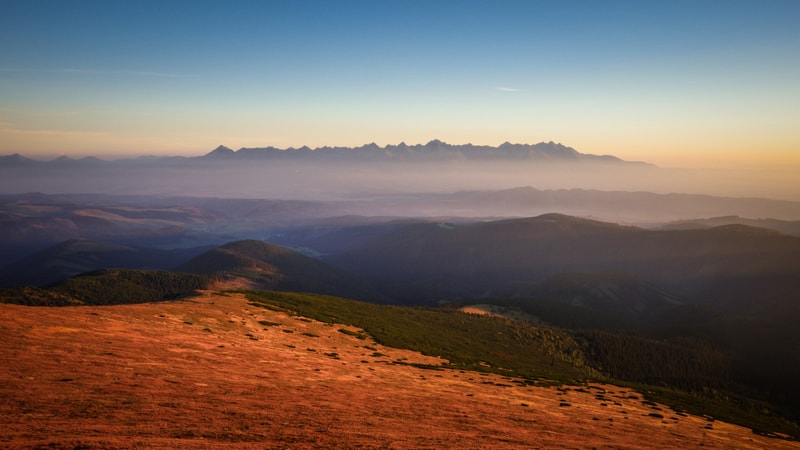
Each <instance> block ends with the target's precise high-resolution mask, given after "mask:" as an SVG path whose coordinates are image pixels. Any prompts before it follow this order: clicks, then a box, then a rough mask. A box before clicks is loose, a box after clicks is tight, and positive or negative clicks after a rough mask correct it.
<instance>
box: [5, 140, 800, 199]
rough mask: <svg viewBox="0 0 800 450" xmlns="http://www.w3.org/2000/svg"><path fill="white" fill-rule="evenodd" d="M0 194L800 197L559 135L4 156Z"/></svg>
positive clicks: (784, 183)
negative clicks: (529, 139) (193, 152)
mask: <svg viewBox="0 0 800 450" xmlns="http://www.w3.org/2000/svg"><path fill="white" fill-rule="evenodd" d="M0 176H2V179H3V180H4V182H3V184H2V185H0V193H5V194H20V193H25V192H44V193H48V194H54V193H111V194H146V195H177V196H186V195H190V196H218V197H233V198H282V199H306V200H322V199H327V200H330V199H337V200H341V199H352V198H365V197H368V198H371V197H374V196H377V195H385V194H407V193H431V192H436V193H448V192H454V191H461V190H501V189H509V188H513V187H518V186H533V187H536V188H538V189H573V188H580V189H601V190H612V191H648V192H655V193H665V194H666V193H689V194H710V195H718V196H719V195H721V196H733V197H764V198H776V199H785V200H796V199H800V182H798V181H797V178H796V177H795V176H794V171H792V170H791V168H778V169H775V168H773V169H769V170H764V169H757V170H756V169H726V170H718V169H691V170H688V169H665V168H659V167H656V166H654V165H651V164H647V163H644V162H630V161H624V160H622V159H619V158H617V157H615V156H613V155H592V154H586V153H581V152H579V151H577V150H575V149H573V148H571V147H568V146H565V145H562V144H556V143H553V142H548V143H544V142H543V143H539V144H534V145H530V144H510V143H504V144H502V145H500V146H497V147H491V146H474V145H470V144H466V145H451V144H447V143H444V142H441V141H438V140H434V141H431V142H428V143H427V144H424V145H421V144H418V145H406V144H403V143H401V144H399V145H387V146H385V147H380V146H378V145H375V144H368V145H364V146H361V147H355V148H347V147H320V148H316V149H310V148H308V147H301V148H289V149H277V148H274V147H264V148H242V149H239V150H237V151H233V150H231V149H229V148H227V147H224V146H220V147H218V148H217V149H215V150H213V151H211V152H209V153H207V154H205V155H203V156H197V157H139V158H135V159H120V160H115V161H105V160H102V159H99V158H97V157H87V158H83V159H70V158H68V157H60V158H56V159H54V160H51V161H38V160H33V159H29V158H25V157H24V156H21V155H19V154H14V155H8V156H2V157H0Z"/></svg>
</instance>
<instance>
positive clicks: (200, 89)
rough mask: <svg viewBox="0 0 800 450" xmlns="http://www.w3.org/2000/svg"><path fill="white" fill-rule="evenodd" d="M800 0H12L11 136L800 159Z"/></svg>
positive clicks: (3, 81) (193, 150)
mask: <svg viewBox="0 0 800 450" xmlns="http://www.w3.org/2000/svg"><path fill="white" fill-rule="evenodd" d="M799 23H800V2H797V1H761V2H758V1H751V2H742V1H690V2H680V1H677V2H648V1H637V2H613V1H609V2H578V1H547V2H537V1H522V2H513V1H507V2H469V1H464V2H422V1H403V2H375V1H370V2H333V1H320V2H303V1H280V2H279V1H274V2H266V1H264V2H222V1H205V2H201V1H191V2H178V1H163V2H147V1H138V2H122V1H119V2H114V1H101V2H94V1H75V2H62V1H52V2H51V1H36V0H29V1H24V2H23V1H6V2H4V3H3V6H2V14H0V154H9V153H16V152H19V153H22V154H25V155H29V156H36V155H43V156H44V155H58V154H68V155H71V156H83V155H87V154H93V155H99V156H104V157H107V158H113V157H117V156H128V155H133V154H201V153H204V152H206V151H209V150H211V149H212V148H214V147H215V146H216V145H218V144H225V145H228V146H230V147H233V148H239V147H242V146H249V147H253V146H270V145H272V146H277V147H290V146H294V147H299V146H302V145H309V146H311V147H315V146H322V145H348V146H357V145H362V144H366V143H369V142H373V141H374V142H377V143H378V144H380V145H385V144H396V143H399V142H401V141H405V142H407V143H424V142H426V141H428V140H430V139H442V140H444V141H447V142H452V143H467V142H472V143H475V144H491V145H497V144H500V143H502V142H504V141H511V142H528V143H536V142H540V141H550V140H552V141H557V142H562V143H564V144H566V145H570V146H573V147H575V148H576V149H578V150H579V151H582V152H585V153H611V154H615V155H618V156H621V157H624V158H627V159H637V160H646V161H652V162H655V163H659V164H662V165H668V166H669V165H672V166H700V165H702V166H709V165H742V164H745V165H746V164H750V165H753V164H756V165H758V164H787V163H791V164H797V163H800V132H798V131H797V130H798V129H800V31H798V30H799V29H800V27H798V24H799Z"/></svg>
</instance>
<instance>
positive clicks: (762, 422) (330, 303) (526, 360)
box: [246, 292, 800, 438]
mask: <svg viewBox="0 0 800 450" xmlns="http://www.w3.org/2000/svg"><path fill="white" fill-rule="evenodd" d="M246 294H247V296H248V298H249V299H250V300H251V301H252V302H253V303H254V304H255V305H258V306H263V307H267V308H278V309H280V310H287V311H292V312H295V313H297V314H299V315H303V316H307V317H311V318H314V319H317V320H320V321H326V322H334V321H335V322H339V323H346V324H350V325H355V326H358V327H360V328H362V329H364V331H366V332H367V333H368V334H369V335H371V336H372V337H373V338H374V339H375V340H376V341H378V342H380V343H382V344H384V345H388V346H392V347H398V348H407V349H411V350H416V351H420V352H422V353H424V354H426V355H431V356H441V357H444V358H446V359H448V360H450V361H451V363H452V364H453V365H454V366H455V367H460V368H465V369H470V370H482V371H493V372H499V373H504V374H506V375H515V376H520V377H525V378H530V379H536V378H546V379H549V380H553V381H557V382H567V383H571V382H576V381H580V380H584V379H590V378H595V379H602V380H603V381H611V382H615V383H617V384H627V385H632V386H635V387H636V388H637V389H639V390H640V391H642V392H644V393H646V395H647V396H648V397H650V398H651V399H652V400H655V401H659V402H662V403H665V404H668V405H671V406H673V407H674V408H675V409H676V410H686V411H689V412H691V413H694V414H698V415H703V414H708V415H711V416H713V417H716V418H718V419H720V420H725V421H728V422H732V423H737V424H740V425H745V426H749V427H751V428H753V429H754V430H759V431H758V432H764V433H769V432H780V433H783V434H786V435H789V436H793V437H795V438H798V437H800V428H799V427H798V424H797V421H796V420H787V419H786V417H792V416H793V414H795V413H793V412H791V411H785V410H784V411H777V410H776V409H775V408H774V407H773V406H771V405H769V404H767V403H764V402H760V401H757V400H753V399H752V398H749V397H747V396H746V395H742V394H736V393H731V392H729V391H726V390H723V389H721V388H717V386H726V385H727V381H728V380H724V379H720V380H711V381H713V383H711V386H713V387H712V388H709V389H705V390H704V389H696V387H697V386H694V389H693V387H692V386H689V387H685V388H684V389H678V388H677V387H683V386H681V385H682V384H684V383H685V382H686V381H687V380H689V379H691V378H692V377H695V376H696V374H694V373H689V372H687V374H686V377H687V378H686V379H679V380H671V379H670V377H674V375H675V373H676V370H671V371H667V372H666V373H665V374H664V375H665V376H664V377H662V378H659V370H658V369H657V367H655V368H654V367H651V365H652V364H653V362H652V361H650V360H649V359H648V358H646V356H647V355H649V354H651V353H653V352H655V353H657V355H656V356H658V357H659V358H660V361H659V362H658V364H659V365H661V366H663V365H665V364H666V365H670V364H675V363H676V362H678V359H682V360H685V361H689V362H690V363H691V364H695V365H697V364H699V366H698V367H700V369H702V370H701V372H702V373H701V374H700V376H701V377H702V376H718V375H719V374H720V373H722V372H720V370H719V367H720V366H721V365H723V364H724V358H722V356H721V355H718V354H717V353H716V352H714V351H712V350H711V349H708V348H705V347H702V346H701V348H699V349H697V348H692V347H691V346H690V347H682V346H679V345H675V344H674V343H669V342H662V341H657V340H654V339H647V338H642V337H639V338H630V339H625V336H624V335H622V334H616V333H607V332H600V333H595V334H594V335H586V334H585V333H584V334H572V333H568V332H565V331H562V330H558V329H554V328H548V327H537V326H535V325H532V324H528V323H524V322H517V321H511V320H507V319H502V318H496V317H489V316H473V315H467V314H463V313H460V312H457V311H456V310H453V309H427V308H409V307H399V306H382V305H375V304H370V303H362V302H356V301H352V300H346V299H341V298H336V297H328V296H321V295H313V294H299V293H288V292H247V293H246ZM619 346H622V347H626V348H621V347H619ZM615 347H616V348H615ZM600 348H602V349H605V350H608V349H612V350H613V351H612V352H611V354H612V356H611V357H609V356H607V355H606V356H605V357H602V358H601V357H599V356H598V355H597V352H598V351H599V349H600ZM620 352H621V353H620ZM614 354H617V355H618V356H620V355H621V356H625V357H626V358H633V359H631V360H624V359H625V358H622V359H620V358H619V357H616V358H615V357H613V355H614ZM708 355H713V356H715V357H716V358H717V360H716V361H699V360H698V359H697V357H704V356H708ZM637 358H638V359H637ZM671 358H673V359H675V360H674V361H673V360H672V359H671ZM676 358H677V359H676ZM599 363H604V364H611V363H616V364H621V366H620V367H622V368H623V369H624V370H623V371H621V372H620V370H619V368H617V369H616V371H617V372H620V375H622V376H621V377H619V378H617V377H613V376H612V377H610V378H609V377H604V376H601V375H599V373H601V371H600V370H599V369H600V366H598V365H597V364H599ZM630 364H633V365H635V366H641V367H649V368H650V369H649V370H646V371H645V376H644V377H643V378H641V380H646V382H647V383H648V384H645V381H637V379H639V377H638V374H634V375H631V373H633V372H636V370H635V368H631V367H626V365H630ZM590 366H593V367H598V369H593V368H592V367H590ZM604 369H606V370H604V371H603V372H605V373H609V372H612V373H611V375H614V373H613V372H614V370H609V368H608V367H605V368H604ZM678 370H680V367H679V368H678ZM593 374H594V375H593ZM625 379H628V380H630V381H627V382H626V381H622V380H625ZM690 381H695V382H697V385H698V386H701V385H702V384H703V382H704V381H708V380H702V379H700V380H696V379H695V380H690ZM795 415H796V414H795Z"/></svg>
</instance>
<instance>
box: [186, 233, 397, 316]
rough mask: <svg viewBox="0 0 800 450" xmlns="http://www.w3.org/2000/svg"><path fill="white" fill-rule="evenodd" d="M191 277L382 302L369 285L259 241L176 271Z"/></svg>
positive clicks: (227, 248) (228, 247)
mask: <svg viewBox="0 0 800 450" xmlns="http://www.w3.org/2000/svg"><path fill="white" fill-rule="evenodd" d="M177 270H179V271H182V272H189V273H198V274H207V275H216V276H227V277H235V278H244V279H246V280H249V281H250V282H252V283H254V285H255V286H257V287H259V288H261V289H274V290H288V291H299V292H316V293H321V294H333V295H340V296H345V297H350V298H356V299H369V300H372V301H380V300H381V299H382V297H381V296H380V295H378V294H377V293H375V292H372V291H371V290H370V288H369V287H368V285H367V283H365V282H364V281H363V280H361V279H359V278H357V277H356V276H355V275H352V274H350V273H348V272H346V271H344V270H341V269H338V268H336V267H333V266H331V265H329V264H327V263H325V262H322V261H319V260H317V259H314V258H311V257H308V256H305V255H302V254H300V253H298V252H295V251H293V250H290V249H287V248H284V247H280V246H277V245H273V244H269V243H266V242H263V241H257V240H243V241H236V242H231V243H228V244H225V245H223V246H221V247H217V248H214V249H211V250H209V251H207V252H205V253H203V254H201V255H198V256H196V257H194V258H192V259H190V260H189V261H187V262H185V263H183V264H181V265H180V266H178V267H177Z"/></svg>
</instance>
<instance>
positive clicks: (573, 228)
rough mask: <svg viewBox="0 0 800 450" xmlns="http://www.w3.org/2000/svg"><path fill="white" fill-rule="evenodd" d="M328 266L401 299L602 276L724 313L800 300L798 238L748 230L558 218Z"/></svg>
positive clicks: (452, 229)
mask: <svg viewBox="0 0 800 450" xmlns="http://www.w3.org/2000/svg"><path fill="white" fill-rule="evenodd" d="M330 260H331V261H333V262H336V263H337V264H340V265H341V266H342V267H345V268H347V269H349V270H351V271H353V272H356V273H360V274H364V275H367V276H371V277H375V278H377V279H380V280H382V281H383V282H385V283H389V284H392V285H393V286H394V287H395V288H396V289H398V293H399V295H400V296H402V297H398V298H401V299H402V300H404V301H415V299H416V301H420V300H423V299H427V300H438V299H441V298H453V297H476V296H488V295H495V294H498V293H502V292H507V291H509V290H513V287H514V286H520V285H523V284H532V283H541V282H543V281H544V280H546V279H548V278H550V277H553V276H555V275H559V274H563V273H598V272H616V273H621V274H629V275H631V276H634V277H636V278H639V279H641V280H642V281H643V282H644V283H647V284H648V285H650V286H652V287H653V288H655V289H656V290H658V291H663V292H664V293H666V295H667V296H670V297H672V298H675V299H676V300H679V301H684V302H685V301H691V302H701V303H708V304H713V305H716V306H718V307H720V308H726V307H736V308H742V307H745V305H753V304H755V303H762V302H763V303H764V304H766V303H767V302H778V303H781V302H784V301H786V300H787V299H788V298H792V296H794V295H795V294H798V293H800V276H798V275H799V274H800V238H796V237H791V236H786V235H782V234H779V233H777V232H773V231H768V230H764V229H758V228H752V227H747V226H743V225H729V226H723V227H716V228H711V229H702V230H679V231H671V230H663V231H648V230H644V229H640V228H635V227H629V226H620V225H616V224H611V223H603V222H597V221H591V220H586V219H579V218H575V217H570V216H564V215H559V214H546V215H542V216H538V217H535V218H529V219H513V220H500V221H494V222H486V223H478V224H473V225H459V224H445V223H421V224H413V225H409V226H406V227H403V228H400V229H397V230H394V231H392V232H389V233H387V234H385V235H383V236H379V237H377V238H375V239H372V240H371V241H369V242H366V243H365V244H363V245H362V246H360V247H359V248H355V249H352V250H350V251H348V252H344V253H342V254H340V255H335V256H332V257H331V259H330ZM404 292H405V295H404V296H403V293H404ZM756 294H757V296H758V298H757V299H756V298H754V296H755V295H756ZM421 295H424V298H422V297H420V296H421Z"/></svg>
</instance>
